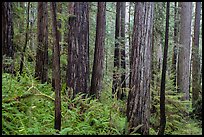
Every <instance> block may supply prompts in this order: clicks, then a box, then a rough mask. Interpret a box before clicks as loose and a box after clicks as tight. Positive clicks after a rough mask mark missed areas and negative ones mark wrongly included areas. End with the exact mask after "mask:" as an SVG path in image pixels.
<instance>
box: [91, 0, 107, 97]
mask: <svg viewBox="0 0 204 137" xmlns="http://www.w3.org/2000/svg"><path fill="white" fill-rule="evenodd" d="M105 30H106V3H105V2H98V13H97V24H96V40H95V52H94V64H93V72H92V79H91V89H90V94H91V95H95V96H96V98H99V97H100V94H101V89H102V79H103V64H104V46H105Z"/></svg>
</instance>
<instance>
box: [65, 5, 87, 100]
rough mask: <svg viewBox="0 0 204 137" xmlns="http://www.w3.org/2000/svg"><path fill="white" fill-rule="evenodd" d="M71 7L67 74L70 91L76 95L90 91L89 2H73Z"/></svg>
mask: <svg viewBox="0 0 204 137" xmlns="http://www.w3.org/2000/svg"><path fill="white" fill-rule="evenodd" d="M69 7H70V8H69V16H68V17H69V23H68V28H69V32H68V35H67V38H66V39H67V40H66V41H67V43H68V58H67V62H68V64H67V74H66V75H67V87H68V88H69V90H68V91H72V90H73V97H74V96H75V95H76V94H77V93H79V92H82V93H88V83H89V70H88V69H89V10H88V2H71V3H70V5H69ZM69 94H70V93H69Z"/></svg>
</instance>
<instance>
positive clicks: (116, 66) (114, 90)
mask: <svg viewBox="0 0 204 137" xmlns="http://www.w3.org/2000/svg"><path fill="white" fill-rule="evenodd" d="M120 11H121V7H120V2H117V3H116V21H115V50H114V70H113V84H112V94H113V95H117V94H118V93H119V84H120V74H119V68H120V59H119V55H120V49H119V37H120V21H121V20H120ZM116 93H117V94H116ZM117 96H118V95H117Z"/></svg>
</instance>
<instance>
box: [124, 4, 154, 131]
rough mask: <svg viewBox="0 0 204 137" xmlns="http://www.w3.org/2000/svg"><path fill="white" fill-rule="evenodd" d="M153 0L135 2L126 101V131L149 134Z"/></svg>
mask: <svg viewBox="0 0 204 137" xmlns="http://www.w3.org/2000/svg"><path fill="white" fill-rule="evenodd" d="M153 9H154V4H153V2H136V3H135V12H134V30H133V40H132V52H131V58H132V59H131V60H132V61H131V80H130V87H129V88H130V91H129V94H128V101H127V111H126V112H127V120H128V124H129V125H128V131H129V133H130V132H133V131H134V128H136V127H137V126H141V128H139V130H137V132H139V133H141V134H142V135H148V134H149V119H150V80H151V49H152V43H151V42H152V41H151V40H152V38H151V37H152V26H153Z"/></svg>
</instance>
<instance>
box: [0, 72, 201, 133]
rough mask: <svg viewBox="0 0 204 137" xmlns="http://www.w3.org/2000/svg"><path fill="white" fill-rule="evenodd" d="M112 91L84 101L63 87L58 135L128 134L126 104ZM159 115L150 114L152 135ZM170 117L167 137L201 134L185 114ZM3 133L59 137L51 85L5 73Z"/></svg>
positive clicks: (195, 121) (198, 123)
mask: <svg viewBox="0 0 204 137" xmlns="http://www.w3.org/2000/svg"><path fill="white" fill-rule="evenodd" d="M110 91H111V89H108V87H107V88H106V89H104V90H103V92H102V95H101V99H100V100H96V99H91V98H89V97H86V98H84V99H83V98H82V94H78V95H77V96H76V97H75V98H74V99H70V98H68V96H67V95H66V90H65V85H62V96H61V97H62V107H61V112H62V126H61V131H60V132H58V134H61V135H67V134H69V135H72V134H74V135H75V134H80V135H84V134H92V135H95V134H102V135H113V134H119V135H122V134H126V133H127V122H126V116H125V108H126V103H125V101H121V100H117V99H115V98H112V95H111V92H110ZM155 106H156V105H155ZM169 107H170V108H168V107H167V112H168V109H169V110H171V109H175V108H171V106H169ZM156 108H157V107H156ZM157 114H158V113H154V114H152V115H151V119H150V126H151V128H150V134H151V135H156V134H157V131H158V130H157V127H158V125H156V124H158V122H159V120H158V115H157ZM172 115H173V114H172ZM170 116H171V115H169V114H168V113H167V125H166V130H165V134H173V135H202V123H201V122H199V121H198V120H195V119H192V118H190V117H188V116H184V115H182V116H181V115H178V116H177V115H173V116H174V117H170ZM172 118H173V120H172ZM2 134H6V135H12V134H14V135H17V134H20V135H53V134H56V131H55V129H54V92H53V90H52V87H51V85H50V84H40V83H39V82H37V81H36V80H34V78H33V77H31V76H28V75H24V76H22V77H21V81H20V82H18V81H17V77H12V76H11V75H9V74H5V73H4V74H2Z"/></svg>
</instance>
